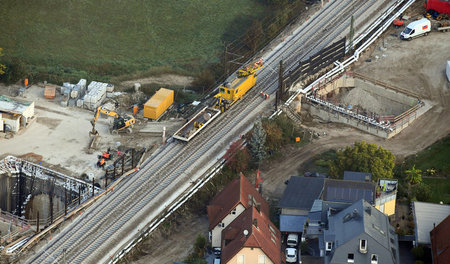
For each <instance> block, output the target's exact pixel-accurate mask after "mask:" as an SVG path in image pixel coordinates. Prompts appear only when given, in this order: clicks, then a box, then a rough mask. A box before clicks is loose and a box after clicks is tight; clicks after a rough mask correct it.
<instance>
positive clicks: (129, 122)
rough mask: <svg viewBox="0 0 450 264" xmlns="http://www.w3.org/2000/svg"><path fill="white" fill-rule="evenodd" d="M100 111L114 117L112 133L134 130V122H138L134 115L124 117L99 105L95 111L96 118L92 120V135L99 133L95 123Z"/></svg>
mask: <svg viewBox="0 0 450 264" xmlns="http://www.w3.org/2000/svg"><path fill="white" fill-rule="evenodd" d="M100 113H103V114H105V115H108V116H112V117H114V123H113V127H112V128H111V133H113V134H117V133H118V132H120V131H126V132H128V133H131V132H132V128H133V127H134V123H135V122H136V120H135V119H134V117H133V116H130V115H126V116H124V117H122V116H121V115H119V114H118V113H116V112H114V111H110V110H107V109H103V108H102V107H101V106H99V107H98V108H97V110H96V111H95V116H94V119H92V120H91V125H92V131H90V132H89V134H90V135H91V136H96V135H98V131H97V130H96V129H95V124H96V123H97V119H98V117H99V115H100Z"/></svg>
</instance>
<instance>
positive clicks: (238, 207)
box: [207, 174, 269, 248]
mask: <svg viewBox="0 0 450 264" xmlns="http://www.w3.org/2000/svg"><path fill="white" fill-rule="evenodd" d="M253 206H255V207H257V208H258V210H260V211H261V212H262V213H264V214H265V215H269V204H268V203H267V202H266V201H265V200H264V198H263V197H262V196H261V194H260V193H258V191H257V190H256V189H255V187H253V185H252V184H251V183H250V182H249V180H248V179H247V178H246V177H245V176H244V175H243V174H241V176H240V177H239V179H236V180H234V181H232V182H231V183H229V184H228V185H227V186H226V187H225V188H224V189H223V190H222V191H221V192H220V193H219V194H217V195H216V197H214V199H213V200H212V201H211V203H210V205H208V207H207V210H208V219H209V239H210V241H211V246H212V247H213V248H220V247H221V241H222V230H224V229H225V228H226V227H227V226H228V225H229V224H230V223H231V222H232V221H233V220H234V219H236V217H238V216H239V215H240V214H241V213H242V212H244V211H245V209H247V208H251V207H253Z"/></svg>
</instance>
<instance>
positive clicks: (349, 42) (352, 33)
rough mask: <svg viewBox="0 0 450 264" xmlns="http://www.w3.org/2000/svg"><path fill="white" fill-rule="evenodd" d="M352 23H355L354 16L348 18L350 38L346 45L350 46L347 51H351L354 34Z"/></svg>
mask: <svg viewBox="0 0 450 264" xmlns="http://www.w3.org/2000/svg"><path fill="white" fill-rule="evenodd" d="M354 23H355V18H354V17H353V16H352V18H351V20H350V36H349V38H350V39H349V41H348V45H349V46H350V49H349V51H353V37H354V35H355V28H354Z"/></svg>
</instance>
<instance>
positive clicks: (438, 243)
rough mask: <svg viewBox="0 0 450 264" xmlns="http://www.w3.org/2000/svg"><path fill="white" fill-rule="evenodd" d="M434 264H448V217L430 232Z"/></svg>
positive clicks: (449, 253) (449, 236) (449, 233)
mask: <svg viewBox="0 0 450 264" xmlns="http://www.w3.org/2000/svg"><path fill="white" fill-rule="evenodd" d="M430 239H431V251H432V252H433V263H434V264H448V263H450V215H449V216H447V218H445V219H444V220H443V221H442V222H441V223H440V224H439V225H437V226H436V227H435V228H433V230H431V232H430Z"/></svg>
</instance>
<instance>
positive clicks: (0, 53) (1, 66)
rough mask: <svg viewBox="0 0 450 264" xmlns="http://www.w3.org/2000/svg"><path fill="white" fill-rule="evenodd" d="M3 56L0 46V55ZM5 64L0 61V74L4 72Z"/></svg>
mask: <svg viewBox="0 0 450 264" xmlns="http://www.w3.org/2000/svg"><path fill="white" fill-rule="evenodd" d="M2 56H3V49H2V48H0V57H2ZM5 69H6V66H5V65H4V64H1V63H0V75H2V74H5Z"/></svg>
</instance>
